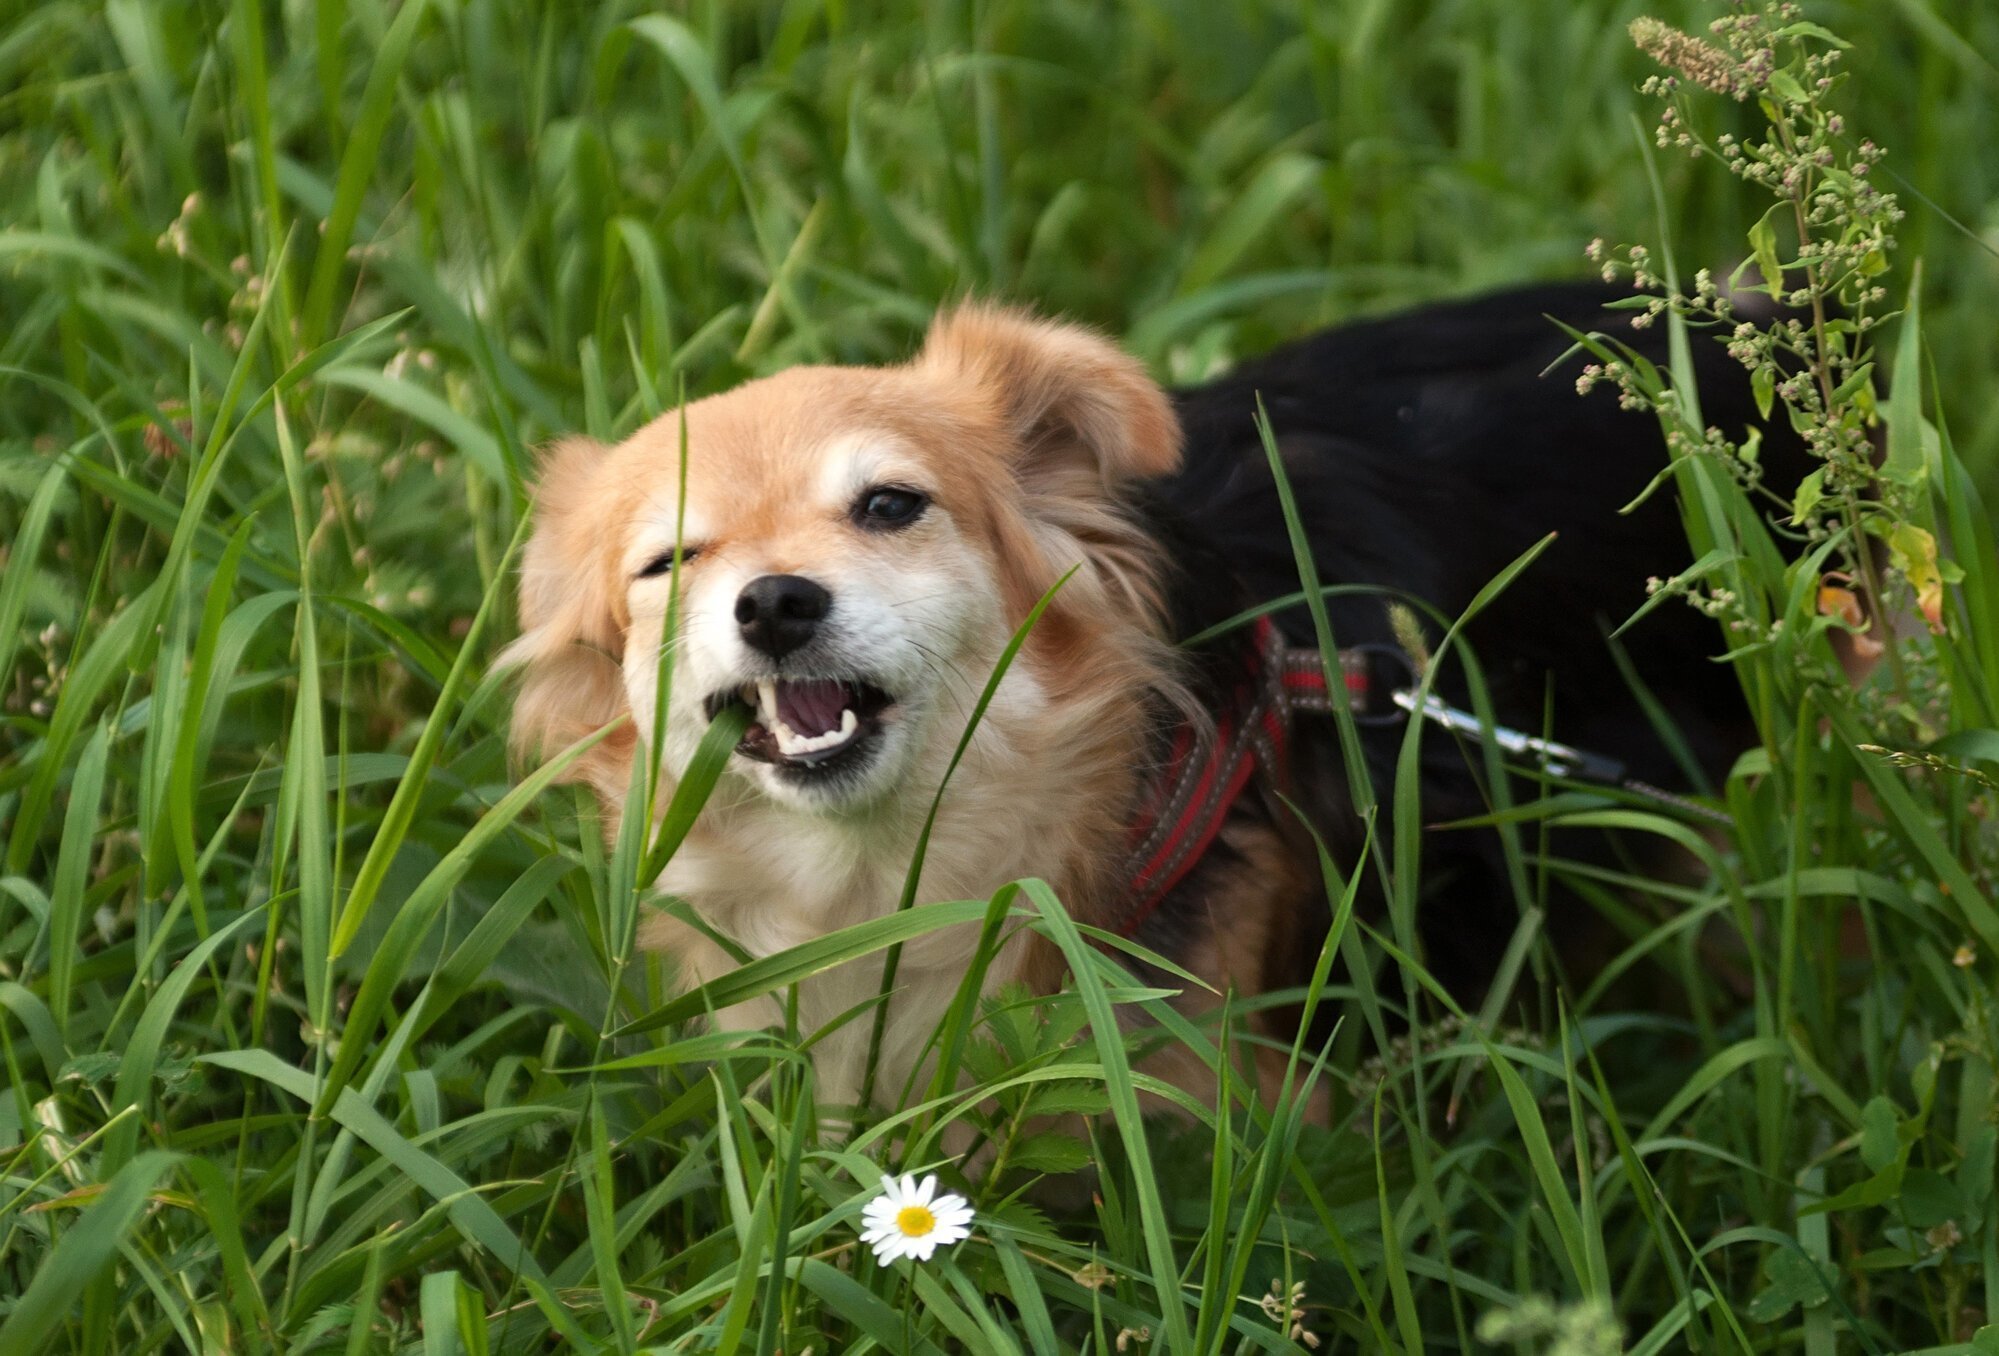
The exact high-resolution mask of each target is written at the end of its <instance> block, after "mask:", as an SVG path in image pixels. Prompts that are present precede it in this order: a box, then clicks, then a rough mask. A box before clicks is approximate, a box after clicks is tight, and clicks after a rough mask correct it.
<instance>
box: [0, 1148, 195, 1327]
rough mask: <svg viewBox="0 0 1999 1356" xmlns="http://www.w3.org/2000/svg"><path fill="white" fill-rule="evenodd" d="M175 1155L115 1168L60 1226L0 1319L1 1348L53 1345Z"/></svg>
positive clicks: (149, 1156) (152, 1155)
mask: <svg viewBox="0 0 1999 1356" xmlns="http://www.w3.org/2000/svg"><path fill="white" fill-rule="evenodd" d="M179 1159H180V1155H179V1154H172V1153H166V1152H164V1151H161V1150H153V1151H151V1152H148V1153H143V1154H141V1155H139V1156H138V1157H137V1158H135V1159H133V1160H132V1161H131V1162H130V1163H127V1164H126V1165H125V1166H124V1167H123V1168H122V1169H120V1170H119V1172H118V1175H117V1176H115V1177H113V1178H112V1179H111V1181H110V1183H109V1184H108V1185H107V1186H106V1187H105V1188H104V1193H103V1194H102V1195H101V1196H99V1197H98V1198H97V1200H96V1201H95V1202H93V1203H92V1204H91V1206H90V1208H89V1209H88V1210H86V1211H84V1212H83V1217H82V1218H81V1219H79V1220H78V1221H77V1222H76V1223H75V1224H74V1225H72V1226H71V1227H70V1228H68V1229H67V1230H65V1231H64V1232H63V1236H62V1238H61V1240H60V1241H58V1242H57V1243H56V1245H55V1247H54V1248H53V1249H51V1250H50V1252H49V1254H48V1256H47V1257H45V1258H44V1259H43V1260H42V1265H41V1266H40V1267H39V1268H37V1269H36V1271H35V1274H34V1276H33V1277H32V1278H30V1280H29V1281H28V1286H27V1289H26V1290H24V1291H22V1292H21V1296H20V1298H19V1299H16V1300H15V1301H14V1304H13V1309H12V1311H11V1312H10V1313H8V1315H7V1321H6V1322H5V1323H0V1351H8V1352H13V1351H18V1352H30V1351H46V1350H50V1349H51V1348H50V1347H49V1346H48V1345H47V1343H48V1339H49V1337H50V1335H51V1334H52V1333H54V1332H55V1330H56V1328H57V1327H58V1326H59V1325H60V1324H61V1323H62V1322H63V1321H64V1320H65V1319H66V1318H68V1317H69V1316H70V1307H71V1305H72V1304H74V1303H75V1301H76V1299H77V1297H78V1296H80V1295H81V1294H82V1293H83V1290H84V1287H85V1286H87V1285H89V1284H90V1283H91V1282H92V1281H95V1280H96V1279H97V1277H98V1274H99V1273H100V1272H102V1271H103V1270H104V1269H105V1268H106V1267H108V1266H109V1265H111V1262H112V1260H113V1259H114V1258H115V1257H117V1255H118V1250H119V1248H121V1247H122V1246H124V1244H125V1242H126V1239H127V1237H128V1235H130V1234H131V1232H132V1231H133V1230H134V1229H135V1228H137V1227H138V1225H139V1222H140V1220H141V1219H142V1218H143V1217H144V1216H145V1213H146V1208H147V1206H148V1204H149V1203H150V1202H151V1200H152V1193H153V1187H154V1186H155V1185H156V1184H157V1183H158V1182H159V1180H160V1178H161V1177H163V1176H165V1175H166V1171H167V1169H168V1168H171V1167H172V1166H173V1165H174V1164H175V1163H176V1162H178V1161H179Z"/></svg>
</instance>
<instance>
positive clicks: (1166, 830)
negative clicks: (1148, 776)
mask: <svg viewBox="0 0 1999 1356" xmlns="http://www.w3.org/2000/svg"><path fill="white" fill-rule="evenodd" d="M1243 648H1244V657H1243V666H1242V671H1241V673H1240V675H1239V676H1238V677H1237V679H1236V684H1235V687H1234V689H1233V691H1232V692H1231V693H1230V695H1229V699H1228V700H1227V702H1225V703H1224V710H1223V711H1222V712H1221V713H1220V714H1219V715H1218V716H1217V717H1216V720H1215V723H1214V727H1213V729H1212V730H1209V729H1206V728H1203V727H1200V726H1197V725H1195V724H1193V723H1192V722H1188V723H1185V724H1182V725H1181V726H1180V727H1179V728H1178V729H1176V730H1174V731H1173V733H1172V736H1171V738H1170V741H1169V742H1168V745H1167V749H1168V751H1167V754H1166V758H1165V761H1164V763H1163V764H1162V765H1161V767H1160V768H1159V771H1158V774H1157V779H1156V780H1155V782H1154V785H1153V788H1152V791H1151V792H1150V794H1148V795H1147V796H1146V799H1145V803H1144V805H1143V806H1142V807H1141V809H1140V811H1139V814H1138V816H1137V818H1136V819H1135V820H1134V822H1133V823H1132V826H1131V849H1130V855H1129V857H1128V858H1127V861H1126V879H1127V880H1129V881H1130V882H1131V885H1130V896H1131V904H1130V907H1129V910H1128V912H1127V913H1126V915H1125V920H1124V923H1123V924H1122V925H1121V926H1120V927H1119V928H1118V932H1119V933H1120V934H1121V935H1123V936H1126V937H1132V936H1135V935H1137V932H1138V930H1139V928H1140V927H1142V926H1144V924H1145V921H1146V920H1147V919H1149V918H1150V917H1152V915H1153V913H1154V912H1155V911H1156V910H1157V909H1158V908H1159V905H1160V903H1161V902H1162V901H1163V900H1164V899H1165V898H1166V896H1167V895H1169V894H1170V893H1172V891H1173V887H1174V886H1176V885H1178V884H1179V883H1180V882H1181V881H1183V880H1185V879H1186V878H1187V875H1188V873H1189V872H1191V871H1192V870H1193V869H1194V868H1195V867H1196V866H1197V865H1199V864H1200V861H1201V858H1202V856H1203V855H1204V854H1205V853H1206V852H1207V850H1208V847H1209V845H1211V844H1212V843H1213V842H1214V841H1215V835H1216V834H1218V833H1220V832H1221V829H1222V824H1223V823H1224V822H1225V821H1226V820H1227V819H1228V817H1229V811H1230V810H1232V809H1234V808H1235V803H1236V801H1237V800H1238V799H1240V798H1241V796H1242V793H1243V792H1244V791H1245V790H1247V789H1248V787H1249V783H1250V779H1251V778H1252V777H1254V776H1255V775H1256V774H1257V772H1258V771H1259V770H1261V771H1262V773H1263V775H1264V777H1265V778H1267V779H1268V780H1269V782H1270V783H1271V784H1272V785H1273V786H1276V787H1280V788H1281V787H1283V786H1284V785H1285V784H1286V779H1287V777H1288V775H1289V768H1288V758H1289V753H1290V744H1291V725H1292V717H1293V716H1294V714H1295V713H1297V712H1299V711H1309V712H1318V713H1324V712H1329V711H1331V710H1332V709H1333V700H1332V694H1331V693H1330V692H1329V691H1328V690H1327V687H1326V669H1325V664H1324V661H1323V659H1322V658H1321V656H1320V654H1319V651H1318V650H1316V649H1293V648H1291V647H1289V646H1287V645H1286V644H1285V643H1284V637H1283V635H1282V633H1280V632H1279V631H1278V629H1277V627H1276V626H1275V625H1274V624H1273V623H1272V622H1271V620H1270V618H1268V617H1259V618H1258V619H1257V621H1256V626H1255V628H1254V630H1253V631H1252V632H1251V634H1250V643H1249V644H1247V645H1245V646H1244V647H1243ZM1339 659H1340V668H1341V672H1342V674H1343V676H1344V678H1345V681H1346V690H1347V700H1348V701H1349V702H1350V703H1351V704H1352V707H1353V709H1354V710H1355V711H1356V712H1359V713H1362V714H1365V713H1366V712H1367V710H1368V698H1369V687H1370V684H1369V681H1368V659H1367V655H1366V654H1365V653H1364V652H1362V651H1359V650H1342V651H1341V652H1340V655H1339Z"/></svg>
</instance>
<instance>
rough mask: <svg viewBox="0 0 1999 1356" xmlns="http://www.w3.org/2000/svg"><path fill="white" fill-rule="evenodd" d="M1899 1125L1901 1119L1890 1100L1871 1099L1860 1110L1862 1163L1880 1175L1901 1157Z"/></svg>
mask: <svg viewBox="0 0 1999 1356" xmlns="http://www.w3.org/2000/svg"><path fill="white" fill-rule="evenodd" d="M1899 1124H1900V1116H1899V1115H1898V1114H1897V1113H1896V1110H1895V1104H1894V1103H1893V1102H1891V1101H1889V1100H1888V1099H1887V1098H1886V1097H1874V1098H1871V1099H1869V1101H1868V1103H1867V1105H1866V1106H1864V1107H1862V1108H1861V1109H1860V1161H1861V1162H1863V1163H1865V1164H1866V1165H1867V1166H1868V1167H1869V1168H1871V1169H1873V1170H1874V1171H1875V1172H1880V1171H1881V1170H1882V1169H1883V1168H1886V1167H1887V1166H1888V1165H1889V1164H1890V1163H1893V1162H1895V1161H1896V1159H1898V1158H1899V1157H1901V1153H1902V1141H1901V1137H1900V1135H1899V1134H1897V1127H1898V1125H1899Z"/></svg>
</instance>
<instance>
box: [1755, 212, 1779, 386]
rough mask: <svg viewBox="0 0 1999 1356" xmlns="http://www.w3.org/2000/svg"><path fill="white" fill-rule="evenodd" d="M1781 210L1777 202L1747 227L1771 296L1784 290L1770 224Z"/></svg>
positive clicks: (1764, 284)
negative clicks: (1752, 224) (1753, 223)
mask: <svg viewBox="0 0 1999 1356" xmlns="http://www.w3.org/2000/svg"><path fill="white" fill-rule="evenodd" d="M1783 210H1784V205H1783V204H1782V203H1779V204H1778V205H1777V206H1775V207H1772V208H1771V209H1770V210H1769V211H1767V212H1765V213H1764V214H1763V215H1762V216H1760V217H1758V218H1757V219H1756V224H1755V225H1754V226H1751V227H1750V228H1749V253H1750V256H1751V257H1752V258H1754V259H1755V260H1756V271H1757V272H1759V273H1761V274H1762V275H1763V286H1764V287H1765V289H1767V290H1768V291H1769V293H1770V295H1771V296H1779V295H1782V293H1783V291H1784V265H1783V262H1782V261H1781V259H1780V258H1779V257H1778V254H1777V228H1776V226H1774V225H1773V224H1772V223H1773V221H1774V220H1775V219H1776V216H1777V214H1778V213H1779V212H1781V211H1783ZM1765 413H1766V414H1767V413H1768V411H1767V410H1766V411H1765Z"/></svg>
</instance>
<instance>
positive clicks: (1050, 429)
mask: <svg viewBox="0 0 1999 1356" xmlns="http://www.w3.org/2000/svg"><path fill="white" fill-rule="evenodd" d="M917 363H918V365H919V366H921V367H925V368H929V369H931V370H933V371H938V372H942V373H949V374H953V375H955V376H957V377H959V378H961V379H964V380H969V381H970V382H972V383H974V384H975V385H976V386H977V387H978V388H979V389H980V390H981V391H982V392H983V393H984V394H985V395H986V396H987V397H988V398H989V399H991V400H992V401H994V402H995V404H996V405H997V407H998V411H999V413H1000V415H1001V417H1002V418H1003V419H1004V420H1005V422H1006V424H1007V426H1008V428H1009V431H1010V432H1011V434H1012V436H1013V438H1014V440H1015V443H1016V445H1017V446H1018V447H1019V449H1020V453H1019V457H1020V461H1019V464H1018V467H1017V473H1018V474H1019V475H1020V477H1021V479H1022V481H1023V482H1024V483H1026V484H1029V485H1030V486H1032V485H1033V483H1034V482H1035V481H1036V480H1037V478H1040V477H1042V476H1044V475H1045V476H1048V477H1050V478H1055V479H1067V478H1069V477H1070V476H1072V475H1073V474H1074V473H1075V472H1076V471H1078V470H1087V471H1090V472H1093V473H1094V474H1095V475H1096V476H1097V477H1098V478H1099V479H1100V481H1101V484H1102V486H1103V488H1104V489H1106V490H1110V489H1114V488H1115V487H1116V486H1118V485H1119V484H1121V483H1122V482H1124V481H1127V480H1132V479H1138V478H1142V477H1147V476H1161V475H1166V474H1168V473H1169V472H1171V471H1173V470H1175V469H1177V468H1178V467H1179V465H1180V421H1179V419H1178V418H1177V417H1176V416H1175V415H1174V413H1173V406H1172V403H1171V402H1170V401H1168V400H1167V398H1166V393H1165V392H1164V391H1162V390H1160V389H1159V386H1158V383H1156V382H1154V381H1153V380H1152V378H1151V377H1150V376H1149V375H1147V373H1146V370H1145V367H1144V365H1143V364H1141V363H1140V362H1139V361H1138V360H1137V359H1136V358H1134V357H1132V356H1131V355H1130V354H1128V353H1126V352H1124V350H1122V349H1120V348H1119V347H1118V346H1117V345H1116V344H1114V343H1112V342H1111V341H1110V340H1109V339H1106V338H1105V337H1103V336H1102V335H1100V334H1097V333H1096V332H1094V331H1092V330H1088V329H1084V328H1083V327H1082V326H1080V325H1070V324H1059V323H1056V322H1053V321H1047V320H1040V319H1037V318H1035V317H1033V316H1031V315H1028V314H1027V313H1026V312H1024V311H1017V310H1008V309H1006V308H1003V307H996V306H989V305H981V304H977V303H972V304H967V305H964V306H960V307H958V308H957V309H956V310H953V311H949V312H946V313H945V314H943V315H940V316H939V317H938V318H937V320H936V322H935V323H934V324H932V325H931V327H930V336H929V338H928V339H927V340H926V341H925V342H924V345H923V353H922V355H921V356H920V357H919V358H918V359H917Z"/></svg>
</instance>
